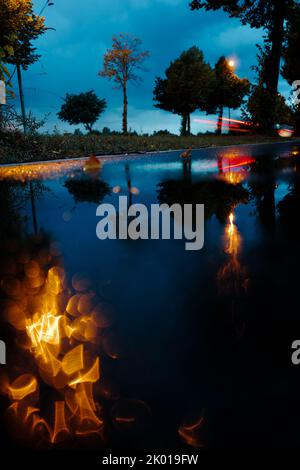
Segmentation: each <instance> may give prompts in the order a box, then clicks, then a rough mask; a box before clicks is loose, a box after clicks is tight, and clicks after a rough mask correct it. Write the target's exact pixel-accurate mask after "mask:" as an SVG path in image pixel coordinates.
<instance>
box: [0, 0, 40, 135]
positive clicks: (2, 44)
mask: <svg viewBox="0 0 300 470" xmlns="http://www.w3.org/2000/svg"><path fill="white" fill-rule="evenodd" d="M0 31H1V34H0V61H1V62H2V64H5V63H9V64H13V65H15V66H16V69H17V75H18V82H19V91H20V100H21V109H22V116H23V124H24V131H25V130H26V115H25V105H24V99H23V87H22V77H21V69H23V70H26V69H27V68H28V66H29V65H31V64H33V63H34V62H36V61H37V60H38V58H39V55H37V54H36V49H35V48H34V47H33V45H32V41H33V40H34V39H37V38H38V37H39V36H40V35H41V34H43V33H44V32H45V31H46V27H45V24H44V18H43V17H42V16H38V15H35V14H34V12H33V3H32V0H0ZM1 69H2V70H1ZM0 73H2V76H3V75H4V73H6V75H7V70H6V69H5V68H4V65H2V67H0Z"/></svg>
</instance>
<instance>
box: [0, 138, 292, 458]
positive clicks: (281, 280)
mask: <svg viewBox="0 0 300 470" xmlns="http://www.w3.org/2000/svg"><path fill="white" fill-rule="evenodd" d="M45 166H46V165H45ZM77 166H78V167H73V166H72V167H71V168H69V167H68V165H67V166H66V167H64V166H63V164H62V165H61V166H60V167H59V171H57V169H56V167H55V168H50V170H49V171H48V170H47V171H45V170H44V167H41V168H38V169H37V170H36V173H34V172H33V173H30V174H28V170H26V169H25V170H24V167H21V168H18V169H15V170H14V171H11V169H10V170H7V169H3V168H2V169H1V170H0V193H1V226H2V229H1V232H2V233H1V240H2V242H3V241H5V240H7V239H9V238H10V237H12V231H13V236H14V237H20V238H22V239H23V240H26V239H27V238H28V237H31V236H34V237H36V236H39V235H38V234H43V235H42V236H43V237H46V238H47V239H48V240H50V242H51V244H52V246H54V247H55V249H57V250H58V251H59V252H60V255H61V259H62V263H63V266H64V268H65V270H66V272H67V274H68V276H70V278H71V277H72V276H73V275H74V274H75V273H78V272H84V273H86V275H87V276H88V277H89V279H90V280H91V285H92V288H93V289H94V290H95V291H96V292H97V294H98V295H99V296H100V297H101V299H103V300H105V301H106V302H108V303H110V305H111V307H112V309H113V311H114V318H115V320H114V325H113V328H112V335H113V336H112V339H111V342H110V346H109V352H110V354H108V355H107V357H104V358H103V361H102V362H101V372H102V378H103V380H105V381H108V382H110V383H112V384H113V386H114V387H116V388H117V389H118V390H119V395H120V397H121V398H122V399H123V400H124V399H133V400H138V402H136V403H135V405H134V407H135V412H136V413H137V415H138V420H139V419H140V420H141V421H143V423H142V424H141V423H140V424H141V425H140V428H139V429H138V430H134V429H131V430H129V431H128V432H127V431H125V432H123V431H122V430H119V429H117V430H115V431H112V432H111V433H110V437H109V438H108V441H109V446H110V448H112V449H116V451H117V449H120V448H122V447H124V448H127V449H141V450H147V449H150V448H153V449H161V450H163V449H175V450H176V451H177V452H179V453H182V452H184V451H186V450H187V449H188V448H189V445H188V444H187V442H186V441H187V439H186V438H185V437H184V436H183V438H182V436H181V437H180V435H179V433H178V430H179V428H180V426H182V424H183V423H185V422H197V420H198V421H199V419H200V425H199V426H198V428H199V429H197V432H196V433H195V434H192V437H193V438H194V439H195V440H194V444H197V445H200V444H201V445H203V446H206V447H211V448H223V447H249V448H251V447H300V431H299V424H298V423H299V419H300V401H299V395H300V366H299V367H297V366H294V365H292V362H291V354H292V350H291V344H292V342H293V341H294V340H296V339H298V338H300V298H299V293H300V224H299V218H300V146H299V145H297V144H292V143H283V144H278V145H263V146H242V147H228V148H214V149H205V150H199V151H194V152H193V158H192V162H191V168H190V167H189V164H188V163H184V160H183V159H181V158H179V152H170V153H166V154H161V155H154V156H148V155H147V156H137V157H120V158H111V159H110V158H106V159H105V160H104V162H103V166H102V169H101V171H99V172H97V171H84V169H83V163H79V164H78V165H77ZM117 191H118V192H117ZM120 195H127V196H129V197H131V199H132V202H138V203H144V204H146V205H147V206H148V207H149V205H150V204H152V203H159V202H161V203H162V202H168V203H170V204H171V203H174V202H179V203H182V204H183V203H199V204H200V203H203V204H205V215H206V220H205V245H204V248H203V249H202V250H201V251H199V252H188V251H185V249H184V241H180V240H175V241H174V240H170V241H167V240H161V241H155V240H152V241H151V240H138V241H132V240H106V241H100V240H98V239H97V237H96V224H97V221H98V219H97V218H96V208H97V206H98V204H99V203H100V202H109V203H113V204H114V205H117V204H118V197H119V196H120ZM53 244H54V245H53ZM2 246H5V245H3V244H2ZM3 249H4V248H3ZM3 331H4V330H3ZM7 335H8V337H9V338H10V340H8V341H12V339H11V336H12V333H11V332H9V333H7ZM2 336H3V335H2ZM9 344H12V343H11V342H10V343H9ZM9 352H10V350H8V358H9ZM104 356H105V355H104ZM109 356H110V357H109ZM116 356H118V357H117V358H116V359H113V358H112V357H116ZM8 366H9V364H8ZM141 401H142V402H143V403H144V405H142V404H141V403H140V402H141ZM112 402H113V400H112ZM112 406H113V405H112ZM128 406H129V407H130V405H128ZM108 408H109V407H108ZM109 410H110V408H109ZM107 413H108V417H107V420H108V421H109V420H110V418H111V411H108V412H107ZM202 418H203V419H202ZM201 419H202V420H201ZM144 421H145V423H144ZM112 428H113V426H112ZM188 434H189V433H188ZM189 436H191V434H189ZM190 443H191V442H190Z"/></svg>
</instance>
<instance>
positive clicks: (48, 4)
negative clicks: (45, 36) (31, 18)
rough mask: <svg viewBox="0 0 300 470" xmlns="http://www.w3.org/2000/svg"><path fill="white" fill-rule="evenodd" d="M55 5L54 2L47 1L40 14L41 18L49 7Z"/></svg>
mask: <svg viewBox="0 0 300 470" xmlns="http://www.w3.org/2000/svg"><path fill="white" fill-rule="evenodd" d="M53 5H54V3H53V2H50V0H46V3H45V5H44V6H43V8H42V9H41V11H40V13H39V16H41V14H42V13H43V12H44V10H45V9H46V8H47V7H52V6H53Z"/></svg>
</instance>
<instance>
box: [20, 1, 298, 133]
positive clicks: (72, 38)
mask: <svg viewBox="0 0 300 470" xmlns="http://www.w3.org/2000/svg"><path fill="white" fill-rule="evenodd" d="M54 3H55V5H54V6H51V7H48V8H47V9H46V10H45V11H44V16H45V18H46V25H47V26H48V27H52V28H55V29H56V30H55V31H52V30H50V31H47V32H46V34H45V35H44V36H43V37H41V38H40V39H39V40H38V41H36V46H37V48H38V52H39V53H40V54H41V56H42V57H41V59H40V61H39V62H37V63H36V64H35V65H33V66H31V67H30V68H29V70H28V71H27V72H25V73H24V89H25V99H26V106H27V109H30V110H31V111H32V112H33V114H35V115H36V116H38V117H41V116H43V115H45V114H48V113H50V116H49V117H48V118H47V124H46V130H49V131H52V130H53V128H54V126H55V125H56V126H57V127H58V128H59V130H60V131H64V130H71V131H73V130H74V129H75V127H74V126H72V127H69V126H68V125H67V124H65V123H61V122H60V121H59V120H58V118H57V116H56V113H57V111H58V110H59V109H60V105H61V98H62V97H63V96H64V95H65V94H66V92H69V93H77V92H81V91H88V90H91V89H92V90H95V92H96V93H97V95H98V96H99V97H101V98H106V99H107V102H108V108H107V110H106V112H105V114H104V115H103V116H102V117H101V118H100V119H99V121H98V122H97V124H96V126H95V127H96V128H98V129H102V128H103V127H104V126H108V127H110V128H111V129H114V130H120V129H121V113H122V94H121V92H120V91H119V90H116V89H114V84H113V82H109V81H108V80H107V79H104V78H100V77H98V76H97V72H98V71H99V70H100V69H101V67H102V59H103V54H104V52H105V51H106V49H107V48H109V47H110V46H111V38H112V36H113V35H114V34H118V33H130V34H132V35H134V36H138V37H139V38H140V39H141V40H142V41H143V44H142V47H143V49H144V50H148V51H149V52H150V54H151V56H150V58H149V59H148V60H147V63H146V67H147V71H145V72H143V73H142V74H141V76H142V78H143V81H142V82H141V83H139V84H138V85H129V89H128V94H129V117H128V118H129V126H130V127H131V128H132V129H133V130H136V131H138V132H152V131H154V130H159V129H168V130H170V131H172V132H178V129H179V125H180V119H179V117H178V116H176V115H172V114H170V113H165V112H163V111H160V110H157V109H155V108H153V101H152V91H153V85H154V79H155V77H156V76H162V75H163V73H164V71H165V69H166V68H167V66H168V65H169V63H170V61H171V60H174V59H176V58H177V57H178V56H179V55H180V53H181V52H182V51H184V50H185V49H188V48H189V47H191V46H194V45H196V46H198V47H199V48H200V49H202V50H203V52H204V56H205V59H206V60H207V61H208V62H209V63H210V64H211V65H214V63H215V62H216V61H217V60H218V58H219V57H220V56H221V55H225V56H228V57H232V56H233V57H236V58H238V67H237V74H238V75H239V76H240V77H247V78H249V79H250V80H253V78H254V74H253V71H252V70H251V66H252V65H254V64H255V62H256V54H257V49H256V44H257V43H261V42H262V36H263V31H261V30H253V29H250V28H249V27H248V26H242V25H241V23H240V21H239V20H236V19H232V18H229V17H228V15H226V14H225V13H223V12H221V11H217V12H205V11H200V12H191V11H190V10H189V8H188V0H76V2H75V1H74V0H54ZM44 4H45V0H36V1H34V5H35V11H36V13H39V12H40V11H41V8H42V7H43V5H44ZM16 91H17V90H16ZM280 91H282V92H283V93H285V95H286V96H288V93H289V87H288V85H287V83H286V82H285V81H283V80H282V81H281V82H280ZM17 98H18V96H17ZM233 115H235V116H239V112H238V111H236V112H234V113H233ZM199 116H201V113H199V112H198V113H195V115H194V116H193V117H194V118H195V117H199ZM203 116H204V115H203ZM212 119H213V118H212ZM77 127H80V126H77ZM206 129H207V127H205V126H204V125H202V124H199V123H193V124H192V131H193V132H195V133H197V132H199V131H205V130H206Z"/></svg>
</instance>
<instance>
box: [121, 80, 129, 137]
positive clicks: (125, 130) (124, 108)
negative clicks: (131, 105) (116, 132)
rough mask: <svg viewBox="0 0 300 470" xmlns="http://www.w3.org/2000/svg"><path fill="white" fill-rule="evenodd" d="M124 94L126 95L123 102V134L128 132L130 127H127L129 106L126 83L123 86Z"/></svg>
mask: <svg viewBox="0 0 300 470" xmlns="http://www.w3.org/2000/svg"><path fill="white" fill-rule="evenodd" d="M123 95H124V104H123V126H122V130H123V134H127V132H128V128H127V106H128V100H127V89H126V84H125V85H124V86H123Z"/></svg>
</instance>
